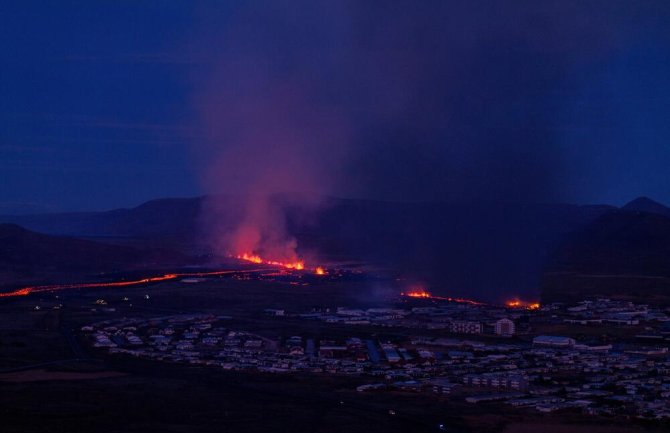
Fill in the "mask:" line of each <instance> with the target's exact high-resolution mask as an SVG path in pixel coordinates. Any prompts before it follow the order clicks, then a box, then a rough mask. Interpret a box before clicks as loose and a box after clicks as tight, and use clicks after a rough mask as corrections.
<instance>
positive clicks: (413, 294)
mask: <svg viewBox="0 0 670 433" xmlns="http://www.w3.org/2000/svg"><path fill="white" fill-rule="evenodd" d="M401 295H402V296H407V297H410V298H425V299H436V300H438V301H448V302H457V303H459V304H469V305H484V303H482V302H478V301H473V300H472V299H465V298H452V297H448V296H434V295H432V294H431V293H430V292H428V291H426V290H424V289H415V290H412V291H409V292H406V293H405V292H403V293H401Z"/></svg>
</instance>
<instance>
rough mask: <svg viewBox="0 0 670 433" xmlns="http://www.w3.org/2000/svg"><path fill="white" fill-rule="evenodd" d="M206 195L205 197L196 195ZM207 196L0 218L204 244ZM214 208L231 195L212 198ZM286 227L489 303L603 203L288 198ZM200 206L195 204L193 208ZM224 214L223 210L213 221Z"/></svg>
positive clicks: (338, 251)
mask: <svg viewBox="0 0 670 433" xmlns="http://www.w3.org/2000/svg"><path fill="white" fill-rule="evenodd" d="M205 200H207V201H208V202H206V201H205ZM211 200H213V198H212V197H207V198H205V197H199V198H190V199H162V200H154V201H151V202H148V203H145V204H143V205H141V206H138V207H136V208H132V209H120V210H114V211H109V212H95V213H72V214H52V215H49V214H46V215H33V216H15V217H0V222H13V223H17V224H20V225H23V226H25V227H27V228H29V229H31V230H36V231H40V232H45V233H50V234H59V235H68V236H85V237H89V238H92V239H95V240H97V241H105V242H114V243H117V244H125V245H149V246H164V247H169V248H179V249H180V250H181V251H182V252H185V253H193V252H202V251H203V250H205V251H207V247H208V244H207V242H208V241H216V234H215V233H208V232H207V229H206V226H203V225H202V222H203V221H205V220H207V219H208V218H210V219H211V215H207V214H206V212H205V214H203V209H205V208H206V207H207V206H206V204H207V203H209V202H210V201H211ZM216 200H223V205H221V206H219V208H222V209H224V213H226V212H229V213H234V212H239V209H240V207H241V206H240V203H241V202H240V198H234V197H219V198H217V199H216ZM277 200H279V201H280V202H281V204H280V205H281V206H283V207H284V208H285V211H286V215H287V225H288V227H289V231H290V232H291V233H292V234H294V235H295V236H296V237H297V238H298V241H299V242H298V243H299V247H300V248H301V251H302V253H304V254H306V255H308V256H316V257H318V258H319V259H321V260H333V261H338V260H363V261H368V262H373V263H377V264H379V265H382V266H386V267H388V268H390V269H391V270H392V271H393V272H395V273H397V274H399V275H401V276H405V277H407V278H408V279H410V280H413V281H418V282H422V283H425V284H427V285H429V286H430V287H431V288H432V289H433V290H434V291H436V293H439V292H442V293H446V294H455V295H461V296H471V297H476V298H482V299H488V300H499V299H500V298H501V297H505V296H508V295H509V294H511V293H513V294H518V295H527V296H536V295H537V287H538V284H539V280H540V276H541V272H542V270H543V268H544V266H545V265H546V263H547V260H548V259H549V257H550V255H551V253H552V252H553V250H554V249H555V248H556V247H557V246H558V245H559V244H560V242H561V241H562V240H563V239H564V237H565V236H566V235H567V234H569V233H571V232H572V231H574V230H577V229H579V228H582V227H584V226H585V225H586V224H588V223H590V222H592V221H593V220H595V219H596V218H598V217H599V216H601V215H602V214H603V213H605V212H607V211H609V210H611V209H614V208H613V207H611V206H577V205H569V204H505V203H497V204H496V203H489V204H473V203H435V202H433V203H394V202H381V201H370V200H345V199H337V198H330V199H326V200H325V203H323V206H322V207H321V210H320V211H319V212H317V213H316V215H312V216H311V217H310V218H307V219H306V218H305V217H304V215H303V214H302V213H301V212H300V211H299V210H297V209H296V208H295V207H294V206H292V204H291V200H290V199H286V198H285V197H284V198H278V199H277ZM203 205H205V207H203ZM219 217H221V219H222V220H225V218H226V215H222V216H217V218H215V219H216V220H219V219H220V218H219Z"/></svg>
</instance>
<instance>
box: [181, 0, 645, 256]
mask: <svg viewBox="0 0 670 433" xmlns="http://www.w3.org/2000/svg"><path fill="white" fill-rule="evenodd" d="M217 8H218V9H217ZM200 12H201V14H200V18H199V19H200V25H199V26H198V27H199V32H198V34H197V35H196V36H194V40H193V41H192V44H191V45H192V46H191V47H190V51H192V52H193V51H198V53H197V54H198V57H199V58H201V59H202V61H201V63H200V64H199V69H198V70H197V72H196V73H195V74H194V80H193V81H194V83H195V86H194V87H195V91H194V95H195V97H194V100H195V106H196V109H197V112H196V113H195V114H196V116H197V118H198V119H199V121H200V122H201V126H202V129H203V130H204V131H205V136H204V137H203V142H204V144H203V145H202V146H200V149H204V151H203V152H201V156H202V165H203V166H204V167H205V168H204V169H203V170H202V171H203V173H204V176H203V178H204V184H205V186H206V189H207V191H208V192H224V193H227V194H233V195H235V196H236V197H238V199H237V200H236V201H230V200H228V201H226V200H222V199H219V200H218V202H219V203H218V204H217V203H214V202H211V203H208V204H207V206H206V208H205V210H204V216H203V218H204V220H205V221H206V232H207V233H208V236H210V234H214V237H216V239H218V241H217V244H218V245H219V249H220V250H221V251H227V252H228V253H232V254H239V253H242V252H251V251H257V252H258V253H265V254H270V255H272V256H276V257H274V258H276V259H293V258H294V257H295V255H296V248H297V246H296V241H295V238H294V237H293V236H292V234H291V233H288V232H287V230H286V216H285V212H284V206H285V203H283V202H282V200H280V199H277V195H278V194H282V193H291V195H290V197H291V200H293V202H292V205H293V206H294V207H295V208H299V209H301V210H302V211H303V215H305V216H307V217H309V215H310V214H313V213H314V212H315V211H316V210H317V209H318V207H319V199H318V197H322V196H323V195H327V194H330V195H339V196H345V197H359V198H374V199H388V200H400V201H422V200H438V201H469V202H470V201H478V200H479V201H482V200H483V201H514V202H528V201H532V202H537V201H541V202H546V201H555V200H563V199H566V197H565V191H564V187H563V186H561V182H560V181H561V179H562V178H561V176H562V175H563V174H564V172H565V167H564V158H563V153H564V152H563V148H562V147H561V146H562V143H560V142H559V141H558V140H557V139H556V136H557V133H556V131H557V130H559V129H560V128H561V127H562V126H563V125H562V124H561V123H560V120H561V119H562V118H564V117H565V116H561V115H562V113H563V112H564V111H563V110H564V107H563V106H561V105H560V104H559V102H560V101H561V98H560V95H562V94H563V93H564V86H565V85H566V82H567V81H566V79H565V77H566V76H567V75H569V74H570V73H571V71H573V70H575V69H576V68H577V69H578V68H583V67H585V66H584V65H588V64H589V62H597V61H598V59H602V58H606V57H607V56H609V55H610V53H611V52H612V51H613V50H615V49H616V48H619V47H620V45H621V44H623V43H624V42H622V41H625V36H626V32H623V31H621V32H614V31H612V29H614V28H620V27H624V28H625V25H626V23H627V22H628V20H630V19H631V18H630V14H628V13H627V12H626V10H623V9H622V10H619V9H618V8H616V7H613V8H612V10H611V11H610V13H609V14H608V15H607V16H606V17H603V16H601V14H600V13H599V10H598V8H593V7H591V6H589V5H587V4H585V3H583V2H558V3H553V2H521V3H517V4H501V3H491V2H482V3H480V2H477V1H467V2H444V1H425V2H423V1H422V2H404V1H395V0H394V1H390V2H383V3H380V4H374V3H370V2H360V1H342V2H318V1H300V0H292V1H268V2H262V1H261V2H251V3H241V4H238V5H231V4H227V3H226V4H220V5H219V6H213V5H212V4H208V7H207V8H205V9H203V10H202V11H200ZM645 13H646V12H645ZM194 47H196V48H194ZM557 101H558V102H557ZM284 198H286V196H284ZM567 199H569V197H567Z"/></svg>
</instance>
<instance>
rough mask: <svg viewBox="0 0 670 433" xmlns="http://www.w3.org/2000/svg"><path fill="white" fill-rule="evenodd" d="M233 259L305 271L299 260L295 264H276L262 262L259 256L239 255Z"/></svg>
mask: <svg viewBox="0 0 670 433" xmlns="http://www.w3.org/2000/svg"><path fill="white" fill-rule="evenodd" d="M235 258H236V259H239V260H245V261H247V262H251V263H256V264H264V265H272V266H280V267H282V268H286V269H296V270H298V271H302V270H303V269H305V262H303V261H301V260H296V261H295V262H278V261H275V260H263V259H262V258H261V256H259V255H256V254H249V253H244V254H240V255H238V256H235Z"/></svg>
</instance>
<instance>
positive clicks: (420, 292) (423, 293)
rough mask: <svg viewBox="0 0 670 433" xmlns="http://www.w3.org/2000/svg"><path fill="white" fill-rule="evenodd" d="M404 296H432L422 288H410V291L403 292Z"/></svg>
mask: <svg viewBox="0 0 670 433" xmlns="http://www.w3.org/2000/svg"><path fill="white" fill-rule="evenodd" d="M403 295H405V296H409V297H410V298H432V297H433V295H431V294H430V293H429V292H426V291H425V290H423V289H418V290H412V291H411V292H407V293H403Z"/></svg>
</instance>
